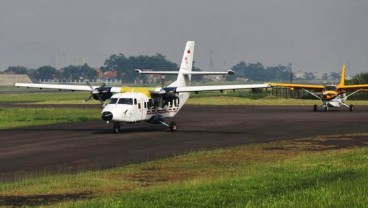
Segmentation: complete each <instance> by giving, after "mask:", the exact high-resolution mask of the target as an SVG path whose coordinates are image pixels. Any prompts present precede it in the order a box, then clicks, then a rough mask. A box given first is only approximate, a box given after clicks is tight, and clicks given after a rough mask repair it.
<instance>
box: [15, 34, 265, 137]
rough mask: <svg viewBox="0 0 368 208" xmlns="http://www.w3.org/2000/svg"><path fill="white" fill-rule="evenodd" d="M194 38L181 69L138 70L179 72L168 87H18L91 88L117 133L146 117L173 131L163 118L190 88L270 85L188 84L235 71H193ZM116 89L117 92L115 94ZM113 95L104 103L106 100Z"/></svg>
mask: <svg viewBox="0 0 368 208" xmlns="http://www.w3.org/2000/svg"><path fill="white" fill-rule="evenodd" d="M193 52H194V41H188V42H187V44H186V47H185V50H184V55H183V58H182V62H181V65H180V69H179V71H152V72H143V71H141V70H136V71H137V72H138V73H140V74H176V75H177V79H176V81H174V82H173V83H171V84H170V85H168V86H167V87H157V88H145V87H124V86H123V87H107V86H106V85H105V84H104V85H102V86H91V85H90V84H89V83H87V84H88V86H82V85H58V84H29V83H16V84H15V86H17V87H27V88H40V89H59V90H73V91H90V92H91V96H90V97H89V98H88V99H85V101H87V100H89V99H91V98H92V97H93V98H94V99H95V100H100V102H101V104H102V105H103V106H104V108H103V110H102V112H101V118H102V120H104V121H105V122H106V123H113V131H114V133H118V132H119V130H120V127H121V124H122V123H136V122H140V121H147V122H149V123H152V124H162V125H165V126H167V127H169V129H170V131H171V132H174V131H176V129H177V126H176V123H175V122H174V121H171V122H170V124H167V123H165V122H164V119H166V118H170V117H174V116H175V115H176V114H177V113H178V112H179V111H180V109H181V108H182V107H183V106H184V104H185V102H186V101H187V100H188V98H189V96H190V93H191V92H196V93H198V92H201V91H215V90H219V91H221V92H222V91H223V90H236V89H252V88H267V87H269V86H268V84H248V85H214V86H189V85H190V81H191V76H192V75H219V74H233V73H234V72H233V71H231V70H230V71H227V72H194V71H192V64H193ZM113 93H116V94H113ZM108 99H110V101H109V103H108V104H107V105H106V106H105V105H104V101H105V100H108Z"/></svg>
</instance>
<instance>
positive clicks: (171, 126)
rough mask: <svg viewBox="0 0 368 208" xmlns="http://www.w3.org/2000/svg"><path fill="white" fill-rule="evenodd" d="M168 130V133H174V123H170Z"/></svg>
mask: <svg viewBox="0 0 368 208" xmlns="http://www.w3.org/2000/svg"><path fill="white" fill-rule="evenodd" d="M169 129H170V132H175V131H176V123H175V122H174V121H171V122H170V125H169Z"/></svg>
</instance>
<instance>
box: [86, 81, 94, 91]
mask: <svg viewBox="0 0 368 208" xmlns="http://www.w3.org/2000/svg"><path fill="white" fill-rule="evenodd" d="M86 83H87V85H88V86H89V87H90V88H91V90H92V91H93V90H94V89H93V87H92V85H91V83H89V81H88V80H87V81H86Z"/></svg>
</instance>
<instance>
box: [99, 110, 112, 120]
mask: <svg viewBox="0 0 368 208" xmlns="http://www.w3.org/2000/svg"><path fill="white" fill-rule="evenodd" d="M112 117H113V116H112V113H111V112H110V111H105V112H103V113H102V115H101V118H102V120H104V121H111V120H112Z"/></svg>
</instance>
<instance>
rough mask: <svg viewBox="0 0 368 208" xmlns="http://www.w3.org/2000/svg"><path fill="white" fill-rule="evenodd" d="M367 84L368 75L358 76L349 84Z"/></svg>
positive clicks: (361, 74)
mask: <svg viewBox="0 0 368 208" xmlns="http://www.w3.org/2000/svg"><path fill="white" fill-rule="evenodd" d="M367 83H368V73H360V74H357V75H355V76H354V77H353V78H351V80H350V81H349V84H367Z"/></svg>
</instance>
